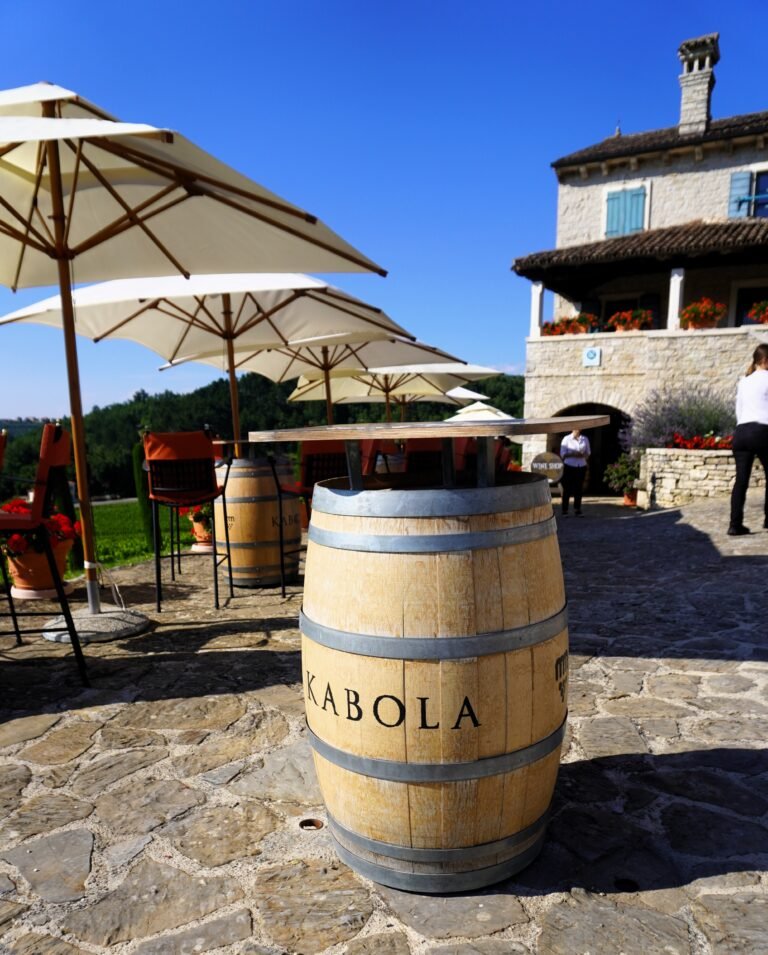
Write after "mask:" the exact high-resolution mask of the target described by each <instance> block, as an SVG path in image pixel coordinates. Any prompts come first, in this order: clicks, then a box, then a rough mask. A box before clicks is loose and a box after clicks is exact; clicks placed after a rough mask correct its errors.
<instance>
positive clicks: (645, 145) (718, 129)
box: [552, 111, 768, 169]
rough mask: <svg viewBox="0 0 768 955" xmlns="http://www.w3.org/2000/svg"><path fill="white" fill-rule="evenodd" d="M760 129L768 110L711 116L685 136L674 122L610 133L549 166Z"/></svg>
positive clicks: (767, 126)
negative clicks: (702, 128)
mask: <svg viewBox="0 0 768 955" xmlns="http://www.w3.org/2000/svg"><path fill="white" fill-rule="evenodd" d="M760 133H768V111H766V112H763V113H745V114H744V115H742V116H729V117H727V118H726V119H714V120H712V121H711V122H710V124H709V128H708V129H707V130H706V131H705V132H703V133H692V134H688V135H687V136H681V135H680V131H679V129H678V127H677V126H670V127H668V128H667V129H653V130H650V131H649V132H646V133H632V134H630V135H628V136H623V135H621V136H610V137H609V138H608V139H604V140H603V141H602V142H600V143H595V145H594V146H587V147H586V148H585V149H579V150H577V152H574V153H570V154H569V155H567V156H562V157H561V158H560V159H556V160H555V161H554V162H553V163H552V166H553V168H554V169H563V168H565V167H567V166H582V165H584V164H585V163H589V162H600V161H602V160H608V159H620V158H623V157H625V156H638V155H640V154H641V153H649V152H656V151H658V150H664V149H674V148H676V147H680V146H698V145H701V144H702V143H709V142H718V141H720V140H726V139H736V138H738V137H740V136H755V135H759V134H760Z"/></svg>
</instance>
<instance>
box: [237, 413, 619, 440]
mask: <svg viewBox="0 0 768 955" xmlns="http://www.w3.org/2000/svg"><path fill="white" fill-rule="evenodd" d="M610 420H611V419H610V417H609V416H608V415H572V416H564V417H562V418H511V419H507V418H498V419H490V420H487V421H404V422H397V423H395V422H382V421H377V422H375V423H365V422H361V423H359V424H327V425H320V426H319V427H315V428H278V429H276V430H275V431H250V432H249V433H248V441H251V442H254V443H256V442H268V441H276V442H279V441H370V440H372V439H374V440H375V439H377V438H378V439H381V440H387V439H389V440H392V441H407V440H408V438H464V437H466V438H496V437H500V436H503V435H514V434H552V433H559V432H563V433H564V432H567V431H574V430H576V429H579V430H581V431H586V430H588V429H590V428H601V427H603V426H604V425H607V424H610Z"/></svg>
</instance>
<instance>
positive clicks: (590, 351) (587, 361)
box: [581, 348, 603, 368]
mask: <svg viewBox="0 0 768 955" xmlns="http://www.w3.org/2000/svg"><path fill="white" fill-rule="evenodd" d="M602 362H603V349H602V348H585V349H584V351H583V352H582V354H581V363H582V365H583V366H584V367H585V368H599V367H600V365H601V364H602Z"/></svg>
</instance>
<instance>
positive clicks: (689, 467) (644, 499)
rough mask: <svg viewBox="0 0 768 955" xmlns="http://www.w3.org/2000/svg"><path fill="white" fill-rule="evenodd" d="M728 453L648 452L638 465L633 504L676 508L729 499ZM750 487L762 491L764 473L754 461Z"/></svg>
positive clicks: (731, 465) (731, 466)
mask: <svg viewBox="0 0 768 955" xmlns="http://www.w3.org/2000/svg"><path fill="white" fill-rule="evenodd" d="M735 473H736V471H735V467H734V461H733V455H732V454H731V452H730V451H683V450H681V449H679V448H649V449H648V450H647V451H646V452H645V453H644V454H643V457H642V461H641V464H640V480H639V481H638V484H639V490H638V495H637V503H638V505H639V506H640V507H644V508H648V507H653V506H656V507H678V506H680V505H681V504H689V503H690V502H691V501H696V500H703V499H705V498H710V497H726V498H727V497H729V496H730V493H731V488H732V487H733V479H734V477H735ZM750 487H765V473H764V472H763V469H762V467H761V466H760V462H759V461H756V462H755V466H754V468H753V470H752V480H751V482H750Z"/></svg>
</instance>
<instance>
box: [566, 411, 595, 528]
mask: <svg viewBox="0 0 768 955" xmlns="http://www.w3.org/2000/svg"><path fill="white" fill-rule="evenodd" d="M591 451H592V449H591V448H590V446H589V438H587V437H585V435H583V434H582V433H581V431H579V430H578V429H577V430H575V431H571V433H570V434H568V435H566V436H565V437H564V438H563V440H562V442H561V444H560V457H561V458H562V459H563V476H562V478H561V479H560V483H561V485H562V488H563V499H562V509H563V517H568V506H569V504H570V500H571V497H573V513H574V515H575V516H576V517H581V494H582V491H583V489H584V477H585V476H586V473H587V459H588V458H589V455H590V454H591Z"/></svg>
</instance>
